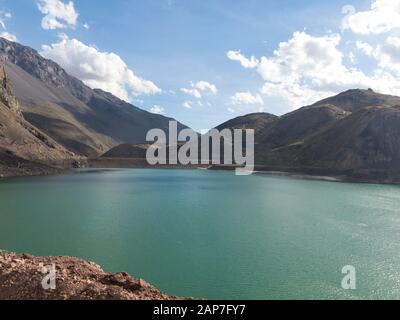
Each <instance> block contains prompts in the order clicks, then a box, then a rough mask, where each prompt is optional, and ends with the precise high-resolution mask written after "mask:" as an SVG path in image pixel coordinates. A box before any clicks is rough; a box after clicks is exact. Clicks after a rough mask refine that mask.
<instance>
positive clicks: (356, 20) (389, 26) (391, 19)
mask: <svg viewBox="0 0 400 320" xmlns="http://www.w3.org/2000/svg"><path fill="white" fill-rule="evenodd" d="M399 27H400V0H372V4H371V8H370V10H368V11H360V12H355V13H353V14H350V16H349V17H347V18H346V25H344V29H350V30H351V31H352V32H354V33H357V34H363V35H369V34H381V33H385V32H388V31H390V30H393V29H395V28H399Z"/></svg>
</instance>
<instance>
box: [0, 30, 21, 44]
mask: <svg viewBox="0 0 400 320" xmlns="http://www.w3.org/2000/svg"><path fill="white" fill-rule="evenodd" d="M0 37H2V38H4V39H7V40H8V41H12V42H17V41H18V39H17V37H16V36H15V35H13V34H12V33H9V32H7V31H2V32H0Z"/></svg>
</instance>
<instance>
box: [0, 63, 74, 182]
mask: <svg viewBox="0 0 400 320" xmlns="http://www.w3.org/2000/svg"><path fill="white" fill-rule="evenodd" d="M74 158H76V155H74V154H73V153H72V152H70V151H68V150H66V149H65V148H64V147H62V146H61V145H59V144H58V143H57V142H56V141H54V140H53V139H51V138H50V137H49V136H47V135H46V134H44V133H43V132H41V131H40V130H39V129H37V128H35V127H34V126H33V125H31V124H30V123H29V122H28V121H26V119H25V118H24V116H23V114H22V111H21V109H20V106H19V103H18V100H17V99H16V97H15V96H14V93H13V87H12V84H11V81H10V79H9V78H8V75H7V74H6V72H5V70H4V67H3V66H0V175H1V176H9V175H19V174H23V175H29V174H34V173H35V172H37V173H44V172H46V171H52V170H51V169H50V168H48V166H46V165H45V164H40V163H43V162H45V163H49V162H58V161H67V160H70V159H74ZM39 162H40V163H39Z"/></svg>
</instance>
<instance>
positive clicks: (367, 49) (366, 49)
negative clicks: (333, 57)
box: [356, 40, 374, 56]
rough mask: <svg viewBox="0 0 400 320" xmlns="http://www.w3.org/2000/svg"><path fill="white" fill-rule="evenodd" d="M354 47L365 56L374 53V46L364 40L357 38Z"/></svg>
mask: <svg viewBox="0 0 400 320" xmlns="http://www.w3.org/2000/svg"><path fill="white" fill-rule="evenodd" d="M356 47H357V49H358V50H360V51H362V52H363V53H364V54H366V55H367V56H372V55H373V53H374V48H373V47H372V46H371V45H370V44H368V43H366V42H363V41H360V40H358V41H357V42H356Z"/></svg>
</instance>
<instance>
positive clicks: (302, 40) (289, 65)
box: [255, 32, 400, 108]
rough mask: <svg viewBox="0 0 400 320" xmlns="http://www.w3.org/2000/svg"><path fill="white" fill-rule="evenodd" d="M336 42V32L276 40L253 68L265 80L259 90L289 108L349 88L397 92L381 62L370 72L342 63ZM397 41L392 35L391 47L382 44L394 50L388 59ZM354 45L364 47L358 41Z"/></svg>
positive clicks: (338, 38)
mask: <svg viewBox="0 0 400 320" xmlns="http://www.w3.org/2000/svg"><path fill="white" fill-rule="evenodd" d="M340 42H341V36H340V35H338V34H329V35H326V36H321V37H314V36H311V35H309V34H307V33H305V32H295V33H294V34H293V36H292V38H291V39H289V40H288V41H286V42H282V43H280V44H279V46H278V48H277V49H276V50H275V51H274V53H273V55H271V56H264V57H262V58H261V59H260V62H259V64H258V66H257V67H256V68H255V69H256V70H257V72H258V73H259V74H260V75H261V76H262V78H263V79H264V80H265V81H266V83H265V85H264V86H263V87H262V89H261V93H262V94H264V95H267V96H271V97H278V98H282V99H285V100H286V101H287V102H288V103H289V104H290V105H291V106H292V107H293V108H298V107H302V106H304V105H308V104H311V103H313V102H315V101H317V100H319V99H321V98H325V97H327V96H329V95H333V94H337V93H339V92H341V91H344V90H348V89H353V88H373V89H374V90H377V91H379V92H382V93H390V94H400V82H399V81H398V80H397V79H396V77H394V76H393V74H391V73H390V72H388V70H382V67H383V66H384V64H383V63H382V64H381V65H380V66H381V68H378V69H376V70H374V71H373V72H372V74H371V75H366V74H365V73H363V72H362V71H361V70H359V69H357V68H354V67H352V68H348V67H346V65H345V64H344V62H343V60H344V55H343V53H342V52H341V51H340V50H339V49H338V46H339V44H340ZM397 44H398V43H397V41H396V40H395V39H394V38H393V37H392V39H391V41H390V45H391V47H389V46H388V47H387V48H386V49H387V51H390V50H392V52H395V53H394V56H393V57H392V59H394V57H395V56H396V54H397V53H396V52H397V51H396V50H395V48H397V47H396V45H397ZM387 45H388V44H387ZM358 47H359V48H361V47H362V48H364V50H368V47H367V46H365V45H363V44H362V43H361V42H360V43H358ZM382 52H383V48H382ZM393 61H394V60H393ZM393 61H392V62H393ZM386 64H388V63H386Z"/></svg>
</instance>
